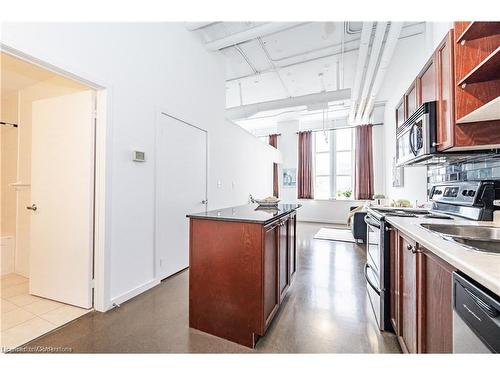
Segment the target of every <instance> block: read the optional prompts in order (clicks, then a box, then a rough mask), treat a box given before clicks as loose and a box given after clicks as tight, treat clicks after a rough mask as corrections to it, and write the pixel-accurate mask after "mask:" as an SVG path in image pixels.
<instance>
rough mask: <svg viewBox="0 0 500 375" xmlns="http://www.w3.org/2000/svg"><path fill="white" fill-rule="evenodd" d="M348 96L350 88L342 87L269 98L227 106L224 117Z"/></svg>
mask: <svg viewBox="0 0 500 375" xmlns="http://www.w3.org/2000/svg"><path fill="white" fill-rule="evenodd" d="M350 97H351V89H343V90H335V91H325V92H320V93H316V94H308V95H302V96H296V97H292V98H286V99H278V100H270V101H267V102H260V103H253V104H246V105H242V106H238V107H231V108H227V109H226V118H227V119H229V120H239V119H244V118H248V117H250V116H253V115H255V114H256V113H259V112H264V111H272V110H276V109H283V108H290V107H297V106H301V105H308V104H315V103H318V102H325V103H326V102H332V101H340V100H348V99H349V98H350Z"/></svg>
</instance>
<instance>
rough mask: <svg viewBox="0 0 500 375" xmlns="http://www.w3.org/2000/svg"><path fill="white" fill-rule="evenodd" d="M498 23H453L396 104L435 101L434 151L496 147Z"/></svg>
mask: <svg viewBox="0 0 500 375" xmlns="http://www.w3.org/2000/svg"><path fill="white" fill-rule="evenodd" d="M499 66H500V22H455V24H454V29H452V30H450V31H449V32H448V33H447V35H446V36H445V38H444V39H443V40H442V41H441V43H440V44H439V45H438V47H437V48H436V50H435V51H434V53H433V54H432V56H430V58H429V60H428V61H427V63H426V64H425V65H424V67H423V69H422V70H421V72H420V74H419V75H418V76H417V77H416V79H415V81H414V82H412V83H411V85H410V87H409V89H408V90H407V91H406V92H405V93H404V95H403V98H402V102H403V107H404V108H401V103H399V104H398V106H397V107H396V123H397V124H398V126H399V125H400V121H401V120H400V119H401V111H403V113H404V119H405V120H406V119H408V117H410V116H411V115H412V113H413V112H414V110H415V109H416V108H418V107H419V106H420V105H422V104H423V103H425V102H428V101H433V100H435V101H437V103H438V106H437V117H438V118H437V150H438V151H441V152H446V151H461V150H472V149H491V148H500V69H499V68H498V67H499Z"/></svg>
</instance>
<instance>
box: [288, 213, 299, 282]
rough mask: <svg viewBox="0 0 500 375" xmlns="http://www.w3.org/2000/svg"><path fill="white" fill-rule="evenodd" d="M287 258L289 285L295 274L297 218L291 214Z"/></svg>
mask: <svg viewBox="0 0 500 375" xmlns="http://www.w3.org/2000/svg"><path fill="white" fill-rule="evenodd" d="M288 230H289V232H288V258H289V261H290V268H289V272H290V283H291V282H292V277H294V276H295V272H297V239H296V233H297V216H296V215H295V214H292V216H290V220H289V222H288Z"/></svg>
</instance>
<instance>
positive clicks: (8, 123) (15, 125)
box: [0, 121, 17, 128]
mask: <svg viewBox="0 0 500 375" xmlns="http://www.w3.org/2000/svg"><path fill="white" fill-rule="evenodd" d="M0 125H11V126H13V127H15V128H17V124H13V123H11V122H5V121H0Z"/></svg>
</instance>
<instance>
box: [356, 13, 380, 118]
mask: <svg viewBox="0 0 500 375" xmlns="http://www.w3.org/2000/svg"><path fill="white" fill-rule="evenodd" d="M386 28H387V22H377V29H376V31H375V37H374V39H373V43H372V49H371V51H370V60H369V61H368V67H367V68H366V75H365V79H364V83H363V91H362V93H361V99H360V100H359V106H358V108H357V109H356V116H355V120H354V121H355V122H359V121H361V114H362V113H363V112H364V108H365V106H366V102H367V100H368V94H369V91H370V87H371V86H372V81H373V76H374V73H375V69H376V67H377V62H378V60H379V58H380V53H381V50H382V43H383V41H384V37H385V30H386Z"/></svg>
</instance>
